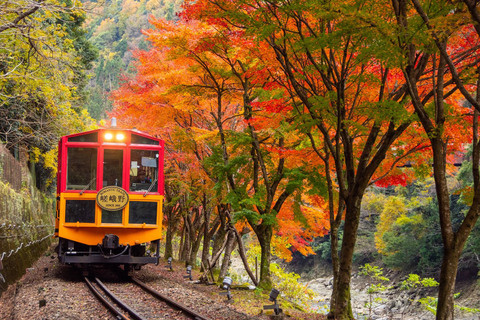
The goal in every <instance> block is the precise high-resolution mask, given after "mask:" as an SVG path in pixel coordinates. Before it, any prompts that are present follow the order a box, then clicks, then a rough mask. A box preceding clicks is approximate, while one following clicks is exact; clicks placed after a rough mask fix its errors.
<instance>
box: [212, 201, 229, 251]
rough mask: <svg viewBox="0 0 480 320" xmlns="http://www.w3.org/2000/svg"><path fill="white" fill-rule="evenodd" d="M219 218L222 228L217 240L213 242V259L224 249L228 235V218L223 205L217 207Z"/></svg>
mask: <svg viewBox="0 0 480 320" xmlns="http://www.w3.org/2000/svg"><path fill="white" fill-rule="evenodd" d="M217 210H218V216H219V219H220V227H219V229H218V231H217V233H216V234H215V239H214V240H213V248H212V257H214V256H216V255H217V253H218V251H219V250H220V248H221V247H222V245H223V243H224V242H225V235H226V233H227V230H226V216H225V211H224V210H225V208H224V206H223V205H219V206H217Z"/></svg>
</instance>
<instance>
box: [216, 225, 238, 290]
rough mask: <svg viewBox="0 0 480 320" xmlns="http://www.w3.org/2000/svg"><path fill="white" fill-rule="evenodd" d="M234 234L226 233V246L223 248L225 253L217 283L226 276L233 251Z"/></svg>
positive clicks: (234, 243) (231, 232)
mask: <svg viewBox="0 0 480 320" xmlns="http://www.w3.org/2000/svg"><path fill="white" fill-rule="evenodd" d="M235 245H236V241H235V233H234V232H233V231H231V230H230V231H228V237H227V245H226V247H225V253H224V255H223V262H222V267H221V268H220V274H219V275H218V281H223V278H225V276H226V275H227V271H228V267H229V266H230V258H231V256H232V251H233V250H234V249H235Z"/></svg>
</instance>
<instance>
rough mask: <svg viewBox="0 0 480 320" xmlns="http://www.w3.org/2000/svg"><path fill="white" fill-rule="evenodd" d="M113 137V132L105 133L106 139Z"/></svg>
mask: <svg viewBox="0 0 480 320" xmlns="http://www.w3.org/2000/svg"><path fill="white" fill-rule="evenodd" d="M112 139H113V134H111V133H105V140H112Z"/></svg>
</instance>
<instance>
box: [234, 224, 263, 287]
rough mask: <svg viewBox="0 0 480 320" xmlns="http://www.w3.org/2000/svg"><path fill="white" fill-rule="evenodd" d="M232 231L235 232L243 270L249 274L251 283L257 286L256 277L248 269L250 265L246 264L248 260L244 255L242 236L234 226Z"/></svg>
mask: <svg viewBox="0 0 480 320" xmlns="http://www.w3.org/2000/svg"><path fill="white" fill-rule="evenodd" d="M233 231H234V232H235V236H236V238H237V243H238V252H239V253H240V257H241V258H242V262H243V266H244V267H245V270H246V271H247V273H248V275H249V276H250V279H251V280H252V282H253V284H254V285H256V286H258V279H257V278H256V277H255V276H254V275H253V272H252V270H250V266H249V265H248V262H247V256H246V255H245V248H244V246H243V242H242V237H241V236H240V234H239V233H238V232H237V230H236V229H235V228H233Z"/></svg>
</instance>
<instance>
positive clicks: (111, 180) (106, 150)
mask: <svg viewBox="0 0 480 320" xmlns="http://www.w3.org/2000/svg"><path fill="white" fill-rule="evenodd" d="M163 161H164V143H163V141H162V140H159V139H156V138H154V137H152V136H149V135H147V134H145V133H142V132H140V131H137V130H124V129H117V128H116V127H112V128H109V129H98V130H93V131H88V132H82V133H78V134H73V135H68V136H64V137H62V138H61V139H60V142H59V145H58V173H57V209H56V223H55V236H56V237H58V238H59V244H58V247H57V253H58V259H59V261H60V262H61V263H66V264H72V265H76V266H79V267H87V266H89V265H91V264H119V265H120V264H123V265H124V266H125V267H128V270H131V269H132V268H135V269H140V267H141V266H142V265H144V264H147V263H155V264H158V261H159V245H160V239H161V236H162V220H163V211H162V209H163V199H164V187H163V186H164V177H163ZM147 245H150V246H152V245H153V246H154V247H155V246H156V250H155V253H154V254H153V255H150V253H149V250H147V248H146V246H147Z"/></svg>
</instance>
